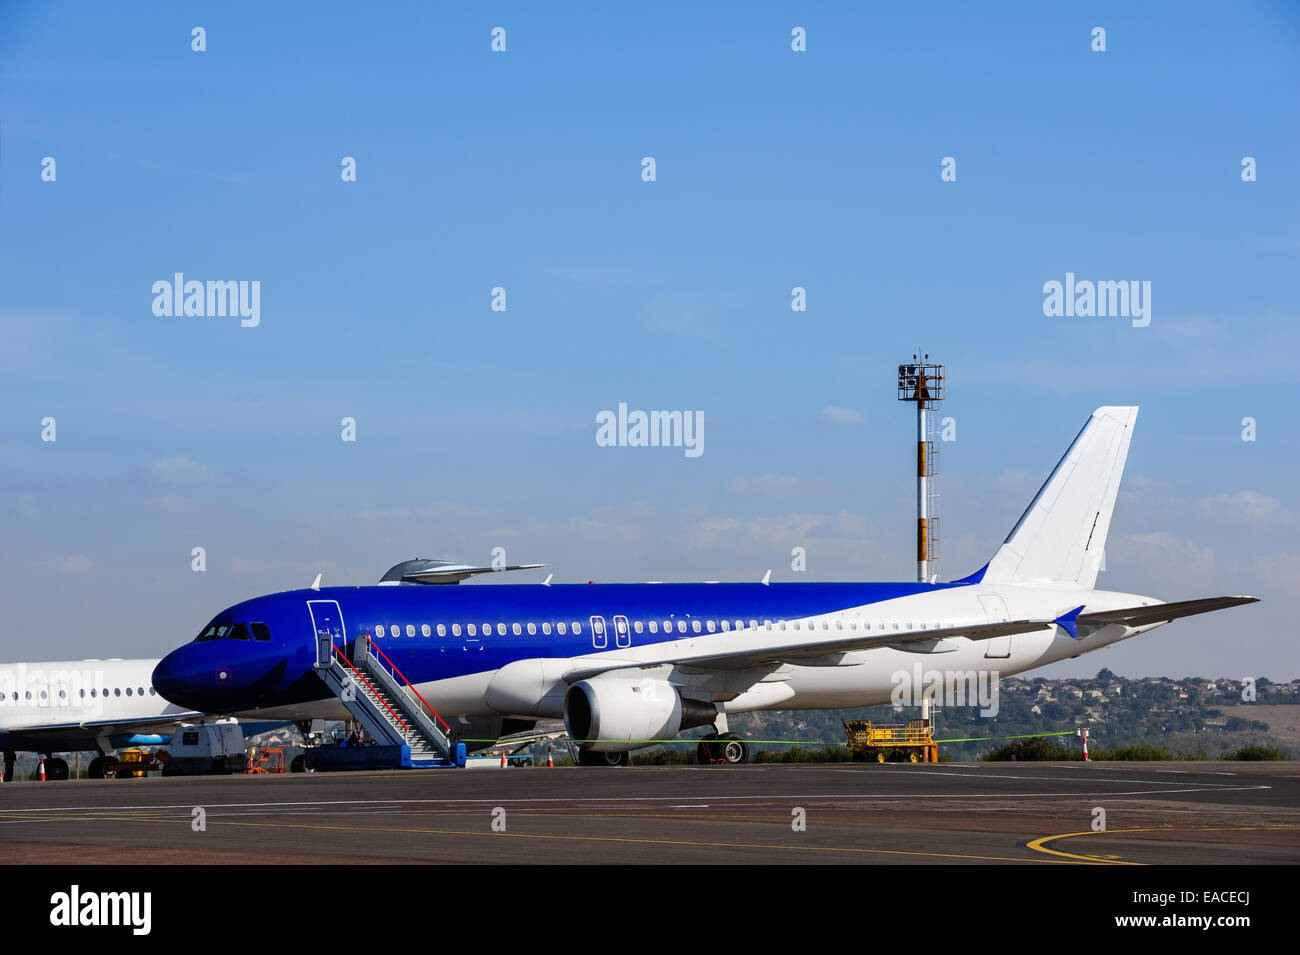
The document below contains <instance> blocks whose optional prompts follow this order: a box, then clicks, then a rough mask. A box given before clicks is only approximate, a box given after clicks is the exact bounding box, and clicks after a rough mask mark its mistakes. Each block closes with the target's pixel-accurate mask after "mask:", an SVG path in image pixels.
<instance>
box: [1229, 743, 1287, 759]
mask: <svg viewBox="0 0 1300 955" xmlns="http://www.w3.org/2000/svg"><path fill="white" fill-rule="evenodd" d="M1223 758H1224V759H1290V758H1291V757H1290V756H1288V755H1287V754H1286V753H1284V752H1283V751H1282V750H1280V749H1278V748H1277V747H1276V746H1257V745H1250V746H1243V747H1241V749H1239V750H1237V751H1236V752H1232V753H1224V754H1223Z"/></svg>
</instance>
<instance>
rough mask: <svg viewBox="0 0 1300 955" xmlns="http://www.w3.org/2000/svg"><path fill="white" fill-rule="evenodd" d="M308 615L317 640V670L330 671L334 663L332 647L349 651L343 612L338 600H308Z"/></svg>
mask: <svg viewBox="0 0 1300 955" xmlns="http://www.w3.org/2000/svg"><path fill="white" fill-rule="evenodd" d="M307 613H308V614H309V615H310V616H311V629H312V633H314V634H315V640H316V669H318V670H328V669H329V668H330V667H331V666H332V665H333V662H334V654H333V652H332V649H331V648H332V647H334V646H337V647H338V648H339V649H340V650H342V651H344V652H346V651H347V631H346V630H345V629H344V627H343V611H342V610H340V609H339V602H338V601H337V600H308V601H307Z"/></svg>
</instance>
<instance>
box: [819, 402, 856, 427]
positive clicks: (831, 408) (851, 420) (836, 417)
mask: <svg viewBox="0 0 1300 955" xmlns="http://www.w3.org/2000/svg"><path fill="white" fill-rule="evenodd" d="M821 414H822V419H823V420H825V421H829V422H830V423H831V424H845V425H854V424H862V422H863V421H864V420H866V419H865V418H864V417H863V415H862V412H861V411H858V410H856V409H854V408H841V407H839V406H837V405H828V406H827V407H825V408H823V409H822V411H821Z"/></svg>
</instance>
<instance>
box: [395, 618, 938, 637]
mask: <svg viewBox="0 0 1300 955" xmlns="http://www.w3.org/2000/svg"><path fill="white" fill-rule="evenodd" d="M834 624H835V625H834V627H832V626H831V621H829V620H821V621H816V620H809V621H806V622H805V621H801V620H794V621H785V620H763V621H762V623H761V624H760V622H759V621H758V620H750V621H749V623H748V628H749V629H750V630H757V629H759V627H760V626H762V627H763V628H764V629H766V630H809V631H817V630H823V631H830V630H841V631H842V630H850V631H852V630H871V629H872V626H871V624H870V623H869V622H865V621H858V620H847V621H846V620H836V621H834ZM614 625H615V627H616V628H617V629H618V632H619V635H620V636H621V635H623V634H625V633H627V627H628V621H627V619H626V618H624V617H615V618H614ZM590 626H591V629H592V631H593V633H595V635H596V636H600V635H601V634H603V633H604V632H605V623H604V620H603V619H602V618H600V617H596V618H594V619H593V620H592V622H591V624H590ZM934 626H935V627H938V626H939V625H938V624H937V623H936V624H934ZM551 627H552V624H551V622H550V621H543V622H542V623H540V624H537V623H533V622H531V621H530V622H527V623H511V624H505V623H496V624H493V623H482V624H474V623H467V624H464V625H463V628H462V625H461V624H459V623H453V624H451V626H450V628H449V627H448V626H447V625H446V624H442V623H440V624H438V625H437V626H436V627H431V626H430V625H429V624H427V623H424V624H420V627H419V633H420V636H422V637H429V636H432V635H433V632H434V630H436V631H437V633H438V636H440V637H445V636H447V633H448V631H449V630H450V632H451V635H452V636H453V637H459V636H461V634H462V633H464V634H465V635H466V636H471V637H476V636H478V635H479V633H480V632H481V633H482V634H483V636H485V637H486V636H490V635H491V634H492V633H493V632H494V628H495V632H496V634H497V636H501V637H504V636H506V635H507V634H508V633H509V634H514V635H515V636H516V637H518V636H522V635H523V633H524V632H525V631H527V633H528V634H529V635H533V634H536V633H537V632H538V630H539V629H540V631H541V633H542V634H543V635H549V634H550V633H551ZM554 627H555V632H556V633H558V634H560V635H561V636H564V635H566V634H567V633H569V632H572V633H575V634H581V633H582V624H581V623H579V622H578V621H576V620H575V621H573V622H572V623H567V624H566V622H565V621H563V620H561V621H559V622H558V623H556V624H554ZM631 627H632V630H633V631H634V632H636V633H645V632H649V633H660V632H661V628H662V632H663V633H665V634H671V633H674V632H675V633H725V632H728V631H730V630H744V629H746V623H745V621H744V620H735V621H732V620H721V621H718V620H690V621H687V620H664V621H663V622H662V624H661V623H660V621H658V620H649V621H641V620H633V621H631ZM900 627H903V628H904V629H906V630H911V629H913V628H912V623H911V621H908V622H907V624H906V625H904V624H901V623H898V622H895V623H892V624H887V623H886V622H885V621H883V620H882V621H879V622H878V623H877V624H876V629H877V630H891V629H892V630H898V629H899V628H900ZM921 629H922V630H926V629H928V626H927V624H925V623H922V624H921ZM403 633H405V634H406V636H408V637H414V636H415V634H416V626H415V624H413V623H408V624H405V625H404V626H403V625H402V624H389V625H387V626H386V625H384V624H382V623H381V624H379V625H378V626H376V627H375V636H377V637H383V636H391V637H401V636H402V634H403Z"/></svg>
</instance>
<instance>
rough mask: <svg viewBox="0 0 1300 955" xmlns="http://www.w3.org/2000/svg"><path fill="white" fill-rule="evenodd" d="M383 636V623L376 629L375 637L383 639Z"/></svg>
mask: <svg viewBox="0 0 1300 955" xmlns="http://www.w3.org/2000/svg"><path fill="white" fill-rule="evenodd" d="M383 635H384V625H383V624H382V623H381V624H380V625H379V626H377V627H375V636H376V637H382V636H383Z"/></svg>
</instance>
